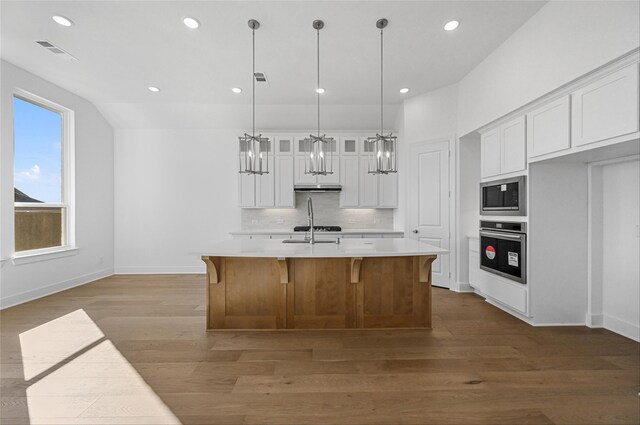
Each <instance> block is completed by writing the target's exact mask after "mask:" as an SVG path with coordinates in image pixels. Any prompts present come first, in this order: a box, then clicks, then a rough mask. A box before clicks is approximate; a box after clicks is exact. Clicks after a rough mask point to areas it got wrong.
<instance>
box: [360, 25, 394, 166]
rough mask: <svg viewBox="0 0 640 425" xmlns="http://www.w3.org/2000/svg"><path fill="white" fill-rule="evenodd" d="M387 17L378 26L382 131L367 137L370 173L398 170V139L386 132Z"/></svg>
mask: <svg viewBox="0 0 640 425" xmlns="http://www.w3.org/2000/svg"><path fill="white" fill-rule="evenodd" d="M388 24H389V21H388V20H387V19H384V18H383V19H378V21H377V22H376V28H378V29H379V30H380V133H377V134H376V135H375V136H373V137H367V152H368V153H369V161H368V163H369V170H368V172H369V174H383V175H385V174H391V173H397V172H398V161H397V152H398V139H397V137H396V136H394V135H393V134H392V133H389V134H384V84H383V83H384V43H383V41H384V40H383V30H384V29H385V28H386V27H387V25H388Z"/></svg>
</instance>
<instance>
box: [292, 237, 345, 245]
mask: <svg viewBox="0 0 640 425" xmlns="http://www.w3.org/2000/svg"><path fill="white" fill-rule="evenodd" d="M282 243H306V244H311V241H310V240H309V239H285V240H283V241H282ZM313 243H336V244H339V243H340V239H338V238H336V240H335V241H330V240H326V239H323V240H316V241H314V242H313Z"/></svg>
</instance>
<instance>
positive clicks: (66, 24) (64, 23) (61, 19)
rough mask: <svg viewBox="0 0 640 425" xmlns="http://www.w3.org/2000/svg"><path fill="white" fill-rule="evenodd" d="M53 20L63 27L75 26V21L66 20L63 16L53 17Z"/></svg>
mask: <svg viewBox="0 0 640 425" xmlns="http://www.w3.org/2000/svg"><path fill="white" fill-rule="evenodd" d="M51 19H53V20H54V21H55V22H56V23H57V24H60V25H62V26H63V27H70V26H71V25H73V21H72V20H71V19H69V18H65V17H64V16H62V15H53V16H52V17H51Z"/></svg>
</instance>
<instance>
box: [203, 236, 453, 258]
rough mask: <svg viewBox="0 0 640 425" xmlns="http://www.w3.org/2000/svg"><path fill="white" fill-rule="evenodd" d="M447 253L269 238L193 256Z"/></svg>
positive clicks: (410, 246)
mask: <svg viewBox="0 0 640 425" xmlns="http://www.w3.org/2000/svg"><path fill="white" fill-rule="evenodd" d="M447 252H448V251H447V250H446V249H442V248H439V247H437V246H433V245H428V244H426V243H424V242H419V241H417V240H415V239H341V241H340V243H339V244H335V243H321V244H315V245H310V244H302V243H282V241H280V240H269V239H258V240H255V239H251V240H247V239H228V240H224V241H221V242H218V243H215V244H212V245H211V246H210V247H205V248H204V249H200V250H195V251H194V252H193V253H194V254H197V255H199V256H204V257H262V258H265V257H273V258H278V257H282V258H351V257H413V256H418V255H438V254H445V253H447Z"/></svg>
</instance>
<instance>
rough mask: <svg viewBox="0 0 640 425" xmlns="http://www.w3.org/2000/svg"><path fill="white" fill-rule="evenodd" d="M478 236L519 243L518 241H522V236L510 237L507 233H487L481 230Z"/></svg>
mask: <svg viewBox="0 0 640 425" xmlns="http://www.w3.org/2000/svg"><path fill="white" fill-rule="evenodd" d="M480 236H493V237H494V238H497V239H511V240H514V241H519V240H522V236H524V235H511V234H509V233H502V232H489V231H486V230H481V231H480Z"/></svg>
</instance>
